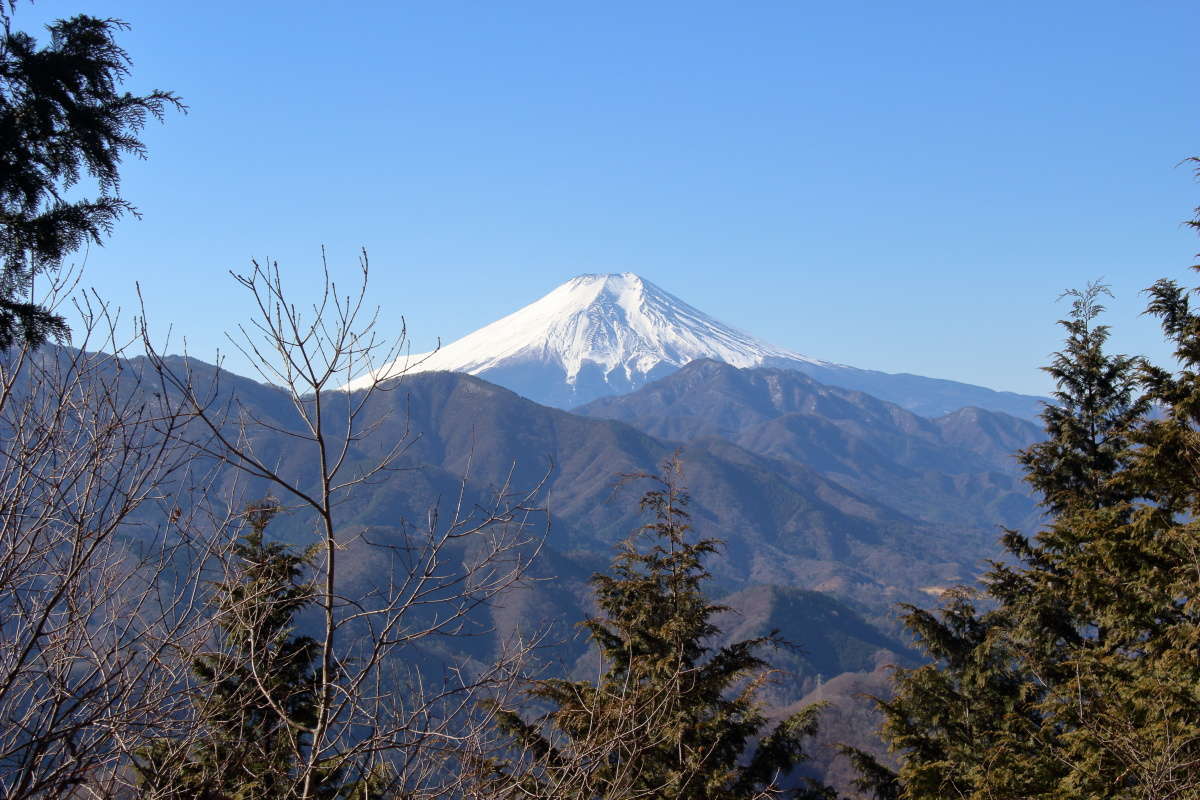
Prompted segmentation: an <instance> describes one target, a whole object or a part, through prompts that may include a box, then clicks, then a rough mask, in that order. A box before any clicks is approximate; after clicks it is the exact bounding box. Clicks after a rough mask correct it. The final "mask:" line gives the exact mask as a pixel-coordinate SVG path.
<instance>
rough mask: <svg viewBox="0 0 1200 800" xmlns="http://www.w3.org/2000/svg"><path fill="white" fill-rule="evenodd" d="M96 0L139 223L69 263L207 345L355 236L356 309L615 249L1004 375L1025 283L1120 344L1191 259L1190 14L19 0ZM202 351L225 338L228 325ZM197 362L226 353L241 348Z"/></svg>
mask: <svg viewBox="0 0 1200 800" xmlns="http://www.w3.org/2000/svg"><path fill="white" fill-rule="evenodd" d="M79 12H87V13H91V14H94V15H97V16H113V17H120V18H122V19H125V20H126V21H128V22H129V23H130V24H131V25H132V26H133V29H132V30H131V31H129V32H128V33H126V34H125V35H124V38H123V39H122V41H123V42H124V44H125V45H126V48H127V49H128V50H129V52H130V54H131V55H132V57H133V59H134V69H133V76H132V78H131V80H130V81H129V82H128V83H127V88H129V89H131V90H133V91H144V90H148V89H151V88H166V89H172V90H174V91H176V92H178V93H179V94H180V95H182V97H183V98H184V100H185V101H186V102H187V103H188V105H189V106H190V107H191V110H190V113H189V114H188V115H186V116H183V115H172V116H171V117H170V118H169V119H168V120H167V123H166V124H165V125H161V126H160V125H155V124H152V125H151V126H150V127H149V128H148V129H147V131H146V136H145V139H146V141H147V143H148V144H149V146H150V158H149V160H148V161H145V162H138V163H130V164H128V166H127V168H126V169H125V171H124V176H125V177H124V185H123V190H124V194H125V196H126V197H127V198H128V199H130V200H131V201H132V202H134V203H135V204H136V205H137V206H139V208H140V209H141V211H142V212H143V214H144V218H143V219H142V220H140V221H134V220H132V219H130V220H126V221H124V222H122V223H121V224H120V225H119V226H118V228H117V230H116V232H115V233H114V235H113V237H112V238H111V239H110V240H109V241H108V243H107V245H106V246H105V247H104V248H102V249H95V248H93V249H92V251H91V252H90V253H89V254H88V256H87V259H88V260H87V272H86V278H87V282H88V283H90V284H94V285H95V286H97V287H98V288H99V289H100V290H101V292H102V293H103V294H105V295H106V296H108V297H110V298H112V299H113V300H114V301H116V302H118V303H120V304H121V305H123V306H125V307H126V309H128V308H129V307H130V306H131V305H132V304H133V298H134V295H133V291H132V287H133V283H134V281H135V280H136V281H140V283H141V285H142V289H143V292H144V294H145V296H146V298H147V302H148V308H149V312H150V318H151V322H152V324H153V325H154V326H155V328H156V330H159V331H163V330H165V329H166V326H167V325H173V327H174V330H175V336H176V339H177V340H178V337H179V336H180V335H186V337H187V339H188V344H189V350H190V351H191V352H192V353H193V354H194V355H196V356H199V357H201V358H206V359H209V360H211V359H212V358H213V356H214V355H215V353H216V350H217V348H218V347H222V341H223V339H222V336H223V334H222V332H223V331H224V330H227V329H231V328H233V327H234V326H236V325H237V323H238V322H240V321H242V320H243V319H244V318H246V317H247V315H249V313H250V310H251V308H250V304H249V300H248V298H247V297H245V296H244V293H242V291H241V290H240V289H239V288H238V287H237V286H236V285H235V284H234V283H233V281H232V280H231V279H230V278H229V277H228V274H227V273H228V270H230V269H234V270H238V269H242V268H243V267H245V266H246V265H247V264H248V262H249V260H250V259H251V258H259V259H268V258H270V259H275V260H278V261H279V263H280V266H281V268H282V269H283V271H284V275H285V278H286V279H287V280H289V281H290V282H291V283H292V285H293V286H295V287H296V288H297V290H298V298H300V299H303V297H304V296H305V295H306V294H307V293H308V292H307V290H309V289H311V288H313V286H314V281H315V280H316V279H317V276H318V275H319V268H320V247H321V245H325V246H326V248H327V250H328V252H329V255H330V261H331V264H332V266H333V267H334V270H335V273H338V274H341V275H342V276H343V279H345V278H347V277H349V276H352V274H353V273H352V269H353V267H354V265H355V261H356V255H357V252H358V249H359V248H360V247H365V248H367V250H368V252H369V253H370V258H371V266H372V274H371V296H372V298H373V299H374V301H376V302H377V303H378V304H379V305H380V306H382V309H383V315H384V318H383V327H384V331H385V332H398V330H399V327H400V317H401V316H402V315H403V316H404V317H405V318H406V319H407V321H408V326H409V330H410V331H411V333H412V338H413V342H414V346H415V347H416V348H417V349H423V348H424V347H426V346H428V345H430V344H432V342H433V341H434V340H435V339H436V337H439V336H440V337H441V338H442V340H443V341H450V340H452V339H454V338H457V337H458V336H461V335H463V334H464V333H467V332H469V331H471V330H473V329H475V328H477V327H480V326H482V325H483V324H485V323H487V322H490V321H492V320H493V319H496V318H498V317H500V316H502V315H504V314H506V313H509V312H511V311H513V310H515V309H516V308H518V307H520V306H522V305H524V304H525V303H527V302H530V301H532V300H534V299H536V298H537V297H539V296H541V295H542V294H544V293H545V292H548V291H549V290H550V289H552V288H554V287H555V286H556V285H558V284H559V283H561V282H563V281H565V280H567V279H569V278H571V277H573V276H574V275H577V274H579V273H584V272H621V271H633V272H637V273H639V274H641V275H643V276H644V277H646V278H648V279H649V280H651V281H653V282H655V283H657V284H659V285H660V286H662V287H663V288H664V289H666V290H668V291H670V292H672V293H674V294H677V295H679V296H680V297H682V298H683V299H685V300H687V301H688V302H690V303H692V304H693V305H695V306H697V307H699V308H700V309H702V310H704V311H706V312H707V313H709V314H711V315H712V316H715V317H717V318H718V319H721V320H723V321H725V322H727V323H730V324H732V325H735V326H737V327H740V328H742V329H744V330H746V331H749V332H750V333H753V334H755V335H756V336H759V337H760V338H763V339H766V340H767V341H770V342H772V343H775V344H778V345H781V346H785V347H789V348H791V349H793V350H797V351H799V352H802V353H806V354H809V355H812V356H816V357H819V358H824V359H829V360H833V361H839V362H843V363H847V364H852V365H854V366H859V367H866V368H874V369H883V370H887V371H893V372H898V371H906V372H915V373H918V374H924V375H930V376H935V377H945V378H953V379H958V380H964V381H968V382H971V383H977V384H982V385H986V386H992V387H996V388H1003V389H1011V390H1016V391H1025V392H1038V393H1042V392H1045V391H1047V390H1048V389H1049V385H1048V382H1047V380H1046V379H1045V378H1044V377H1043V376H1042V375H1041V373H1040V372H1039V371H1038V369H1037V368H1038V366H1039V365H1041V364H1042V363H1044V362H1045V359H1046V356H1047V354H1048V353H1049V352H1051V351H1052V350H1054V349H1055V348H1056V347H1057V346H1058V342H1059V334H1058V330H1057V329H1056V328H1055V325H1054V322H1055V320H1056V319H1057V318H1058V317H1059V316H1061V315H1062V313H1063V312H1064V311H1065V307H1064V306H1063V305H1056V304H1055V298H1056V297H1057V296H1058V294H1059V293H1061V292H1062V290H1064V289H1066V288H1068V287H1077V286H1082V285H1083V284H1085V283H1086V282H1087V281H1089V280H1092V279H1096V278H1101V277H1102V278H1105V279H1106V280H1107V281H1108V282H1109V283H1111V284H1112V286H1113V289H1114V291H1115V292H1116V294H1117V298H1116V300H1115V301H1114V302H1112V303H1110V309H1111V313H1110V314H1109V316H1108V321H1109V322H1110V323H1111V324H1112V325H1113V326H1114V342H1115V344H1116V346H1117V347H1118V348H1120V349H1123V350H1126V351H1130V352H1146V353H1149V354H1152V355H1154V356H1156V357H1162V356H1163V355H1164V354H1165V352H1166V349H1165V348H1164V347H1163V345H1162V344H1161V339H1160V336H1159V335H1158V332H1157V330H1156V329H1155V327H1154V324H1153V322H1152V321H1151V320H1150V319H1148V318H1145V317H1140V316H1139V312H1140V311H1141V310H1142V307H1143V305H1144V299H1143V298H1142V296H1141V295H1140V294H1139V292H1140V290H1142V289H1143V288H1145V287H1146V286H1148V285H1149V284H1151V283H1152V282H1153V281H1154V280H1156V279H1157V278H1159V277H1164V276H1166V277H1172V278H1175V279H1177V280H1181V281H1185V282H1189V283H1200V276H1195V277H1193V274H1192V273H1190V272H1189V271H1188V270H1187V269H1186V267H1187V265H1188V264H1190V263H1192V262H1193V260H1194V259H1193V258H1192V256H1193V254H1194V253H1195V252H1196V251H1197V250H1200V240H1197V238H1196V237H1195V236H1194V234H1192V233H1190V232H1188V231H1187V230H1185V229H1184V227H1183V226H1182V225H1181V221H1182V220H1184V219H1186V218H1188V217H1189V216H1190V215H1191V209H1192V208H1193V207H1194V206H1196V205H1200V184H1197V183H1196V182H1195V181H1194V180H1193V178H1192V175H1191V172H1190V171H1189V169H1188V168H1187V167H1186V166H1179V165H1178V164H1179V162H1180V161H1181V160H1182V159H1184V158H1185V157H1187V156H1190V155H1196V154H1200V102H1198V101H1200V97H1198V96H1197V92H1196V86H1197V85H1198V81H1197V78H1198V77H1200V75H1198V73H1200V58H1198V57H1197V56H1198V51H1197V47H1196V43H1195V32H1196V30H1198V29H1200V3H1196V2H1195V0H1185V1H1183V2H1145V3H1129V2H1087V3H1084V2H1044V1H1043V2H1037V3H1034V2H1007V3H995V2H993V3H978V2H962V1H961V0H956V1H955V2H924V3H903V4H902V3H895V2H890V1H887V2H884V1H883V0H880V1H879V2H847V1H843V2H837V3H831V2H825V3H811V2H800V1H799V0H797V1H796V2H778V3H766V2H762V3H760V2H751V1H750V0H746V1H744V2H736V3H734V2H726V3H708V2H696V1H692V2H686V3H683V2H679V3H675V2H649V3H648V2H637V3H625V2H605V3H587V4H585V3H574V2H566V3H564V2H545V3H532V2H520V0H514V2H477V3H461V2H453V0H439V1H438V2H378V3H372V2H355V3H344V4H338V3H329V2H307V1H306V0H290V1H289V2H274V0H241V2H237V3H232V2H225V1H224V0H213V1H211V2H206V3H199V4H192V3H187V4H184V3H174V2H162V1H161V0H156V1H155V2H150V1H149V0H146V1H145V2H135V1H134V0H38V2H37V3H36V5H34V6H30V5H29V4H28V3H25V4H22V5H19V6H18V9H17V13H16V15H15V18H14V24H15V26H16V27H18V28H24V29H26V30H31V29H33V28H35V27H37V26H39V25H40V24H41V22H42V21H44V20H45V19H47V18H53V17H57V16H68V15H71V14H74V13H79ZM227 349H228V348H227V347H222V350H227ZM227 366H228V367H230V368H231V369H233V370H234V371H239V372H244V371H245V369H244V365H243V364H241V363H239V362H238V361H237V360H236V359H232V358H231V360H229V361H228V362H227Z"/></svg>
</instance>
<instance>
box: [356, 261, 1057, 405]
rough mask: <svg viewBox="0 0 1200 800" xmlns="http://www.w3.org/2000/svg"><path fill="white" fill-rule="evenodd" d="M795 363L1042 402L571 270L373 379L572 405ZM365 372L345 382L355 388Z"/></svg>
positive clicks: (871, 387)
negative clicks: (442, 378)
mask: <svg viewBox="0 0 1200 800" xmlns="http://www.w3.org/2000/svg"><path fill="white" fill-rule="evenodd" d="M701 358H710V359H713V360H715V361H722V362H724V363H726V364H730V365H732V366H735V367H743V368H744V367H760V366H766V367H778V368H785V369H796V370H799V371H801V372H804V373H806V374H808V375H810V376H811V377H813V378H816V379H817V380H818V381H821V382H822V383H827V384H831V385H833V386H842V387H845V388H849V389H858V390H860V391H864V392H867V393H868V394H872V395H874V396H876V397H879V398H881V399H883V400H888V401H890V402H892V403H896V404H897V405H900V406H903V407H904V408H907V409H908V410H910V411H914V412H916V413H918V414H922V415H924V416H928V417H936V416H939V415H941V414H946V413H949V412H952V411H956V410H958V409H960V408H963V407H966V406H978V407H980V408H986V409H990V410H993V411H1003V412H1005V413H1008V414H1012V415H1014V416H1018V417H1024V418H1026V419H1035V418H1036V417H1037V415H1038V413H1039V412H1040V411H1041V407H1042V398H1038V397H1029V396H1026V395H1018V394H1013V393H1011V392H996V391H993V390H991V389H986V388H983V387H981V386H971V385H969V384H965V383H958V382H955V381H946V380H939V379H936V378H924V377H921V376H919V375H906V374H890V373H886V372H876V371H874V370H864V369H858V368H855V367H850V366H846V365H844V364H835V363H832V362H829V361H821V360H819V359H816V358H811V357H809V356H806V355H801V354H799V353H795V352H792V351H790V350H785V349H783V348H780V347H775V346H774V345H771V344H768V343H766V342H764V341H762V340H761V339H756V338H754V337H753V336H750V335H749V334H747V333H743V332H742V331H739V330H736V329H734V328H731V327H729V326H728V325H725V324H723V323H721V322H718V321H717V320H715V319H713V318H712V317H710V316H708V315H707V314H705V313H703V312H702V311H699V310H698V309H696V308H693V307H692V306H690V305H688V304H687V303H685V302H684V301H682V300H680V299H679V298H678V297H675V296H674V295H672V294H670V293H668V292H666V291H663V290H662V289H660V288H659V287H657V286H655V285H654V284H653V283H650V282H649V281H647V280H646V279H644V278H641V277H639V276H637V275H634V274H633V273H632V272H624V273H621V274H611V275H580V276H579V277H577V278H573V279H572V280H569V281H567V282H566V283H564V284H563V285H561V286H559V287H558V288H557V289H555V290H554V291H552V292H550V293H549V294H548V295H546V296H545V297H543V298H541V299H540V300H537V301H535V302H533V303H530V304H529V305H527V306H525V307H524V308H522V309H520V310H518V311H515V312H513V313H512V314H509V315H508V316H507V317H504V318H503V319H499V320H497V321H495V322H493V323H491V324H490V325H486V326H484V327H482V328H480V329H479V330H477V331H475V332H473V333H469V334H467V335H466V336H464V337H462V338H461V339H458V340H456V341H453V342H450V343H449V344H447V345H445V346H443V347H442V348H440V349H439V350H437V351H435V352H433V353H421V354H417V355H411V356H405V357H404V358H401V359H398V360H397V361H395V362H393V363H391V364H387V365H385V366H383V367H382V368H381V369H379V370H378V371H377V372H376V375H378V376H380V377H384V378H391V377H398V376H400V375H403V374H405V373H408V372H430V371H435V370H444V371H447V372H466V373H469V374H471V375H477V376H479V377H481V378H484V379H485V380H488V381H491V382H492V383H497V384H499V385H501V386H504V387H507V388H509V389H512V390H513V391H514V392H516V393H518V394H521V395H524V396H525V397H528V398H529V399H531V400H534V401H536V402H538V403H542V404H544V405H550V406H558V407H559V408H572V407H574V406H579V405H582V404H584V403H587V402H590V401H592V400H595V399H597V398H599V397H604V396H607V395H612V394H623V393H625V392H631V391H633V390H635V389H637V388H639V387H641V386H642V385H644V384H646V383H648V382H650V381H654V380H657V379H659V378H662V377H666V376H667V375H669V374H670V373H672V372H674V371H675V370H677V369H679V368H680V367H682V366H684V365H685V364H688V363H690V362H692V361H695V360H696V359H701ZM370 379H371V378H370V377H369V376H367V377H363V378H359V379H357V380H354V381H351V382H350V383H349V384H347V385H346V386H345V387H343V388H346V389H349V390H351V391H353V390H355V389H358V388H362V387H363V386H365V385H366V384H367V382H368V381H369V380H370Z"/></svg>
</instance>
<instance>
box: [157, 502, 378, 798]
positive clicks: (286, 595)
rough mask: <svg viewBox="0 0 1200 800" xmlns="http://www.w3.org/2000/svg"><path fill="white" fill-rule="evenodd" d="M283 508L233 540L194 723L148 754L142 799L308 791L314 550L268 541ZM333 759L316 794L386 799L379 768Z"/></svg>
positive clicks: (260, 515) (260, 511)
mask: <svg viewBox="0 0 1200 800" xmlns="http://www.w3.org/2000/svg"><path fill="white" fill-rule="evenodd" d="M276 511H277V509H276V508H275V507H274V506H273V505H272V504H269V503H266V504H260V505H254V506H251V507H249V508H248V509H247V511H246V521H247V524H248V528H249V530H248V531H247V532H246V533H245V534H244V535H243V536H242V537H241V538H240V540H239V541H238V543H237V544H236V545H235V547H234V551H233V555H234V560H235V564H234V569H233V571H232V575H230V576H229V577H228V578H227V579H226V580H224V581H222V582H220V583H217V584H216V585H215V587H214V590H215V591H214V605H215V607H216V611H217V614H218V620H219V622H218V629H219V637H218V641H217V645H218V647H217V648H215V649H214V650H213V651H211V652H208V653H205V654H203V655H201V656H199V657H198V658H196V659H195V661H194V662H193V664H192V672H193V674H194V675H195V677H196V679H197V682H198V689H197V691H196V693H195V695H194V700H193V706H194V711H195V715H194V719H195V721H196V727H195V729H194V730H193V731H192V732H191V735H189V736H187V737H186V738H184V739H182V740H179V741H175V740H169V739H164V740H160V741H158V742H156V743H154V744H153V745H152V746H151V747H149V748H147V749H146V750H144V751H143V752H141V753H140V754H139V756H138V758H137V760H136V763H135V769H136V771H137V773H138V776H139V779H140V780H139V786H140V793H141V796H142V797H145V798H148V799H149V798H153V799H154V800H183V799H184V798H189V800H191V799H196V800H225V799H226V798H232V799H236V800H284V799H285V798H294V797H299V796H301V785H302V783H303V781H302V777H301V775H300V765H302V764H303V763H304V754H305V752H306V750H307V747H308V745H309V740H310V731H311V730H312V727H313V725H314V723H315V720H316V710H315V709H316V694H315V691H316V690H315V687H316V671H317V665H318V663H319V657H320V652H319V650H320V648H319V646H318V645H317V643H316V642H315V641H314V640H313V639H311V638H309V637H307V636H300V635H296V634H295V632H294V625H295V618H296V615H297V614H299V613H301V612H302V611H303V610H304V609H305V608H307V607H308V606H310V605H311V604H312V602H313V598H314V587H313V585H312V584H311V583H310V582H308V581H306V580H304V574H305V571H306V568H307V566H308V564H309V560H310V556H309V555H308V554H297V553H294V552H292V551H291V550H290V549H289V548H287V547H286V546H284V545H282V544H279V543H274V542H267V541H266V540H265V538H264V534H265V531H266V527H267V525H268V523H269V522H270V520H271V518H272V517H273V516H274V515H275V513H276ZM346 767H347V765H345V764H342V763H338V762H337V761H336V760H334V761H331V762H330V763H327V764H324V765H322V766H321V767H320V774H319V775H318V776H317V780H316V781H315V782H314V783H315V785H316V786H317V787H318V788H317V791H316V793H315V794H314V795H313V797H314V798H320V799H321V800H338V799H339V798H346V800H349V799H350V798H355V799H356V800H372V799H373V798H379V797H382V796H383V794H382V788H383V783H384V781H383V780H382V777H383V776H382V775H381V774H375V775H368V776H362V777H359V778H356V779H351V778H350V777H348V770H347V769H346Z"/></svg>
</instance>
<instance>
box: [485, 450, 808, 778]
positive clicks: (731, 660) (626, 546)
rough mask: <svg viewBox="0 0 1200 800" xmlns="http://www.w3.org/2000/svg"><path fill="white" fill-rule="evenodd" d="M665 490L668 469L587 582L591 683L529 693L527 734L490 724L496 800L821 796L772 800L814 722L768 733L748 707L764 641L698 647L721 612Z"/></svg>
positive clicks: (802, 718)
mask: <svg viewBox="0 0 1200 800" xmlns="http://www.w3.org/2000/svg"><path fill="white" fill-rule="evenodd" d="M677 481H678V464H677V462H674V461H673V462H671V464H670V471H669V472H668V475H667V477H666V478H665V479H660V484H661V485H660V487H659V488H657V489H654V490H652V491H650V492H647V493H646V495H645V496H644V497H643V499H642V501H641V508H642V510H643V511H645V512H649V513H652V514H653V515H654V521H653V522H651V523H649V524H647V525H645V526H643V527H642V528H641V529H640V530H639V532H638V533H637V534H635V535H634V536H633V537H631V538H630V539H628V540H627V541H625V542H624V543H623V544H622V546H621V550H620V552H619V554H618V556H617V558H616V560H615V561H614V563H613V569H612V574H607V575H606V574H600V575H596V576H595V577H594V578H593V586H594V587H595V591H596V600H597V604H598V605H599V607H600V611H601V615H600V616H599V617H596V618H594V619H590V620H588V621H586V622H585V623H583V624H584V627H585V628H586V630H587V632H588V634H589V636H590V638H591V640H592V642H593V643H594V644H595V646H596V647H597V649H598V650H599V653H600V656H601V658H602V665H603V672H602V674H601V675H600V676H599V677H598V679H597V680H596V681H594V682H593V681H570V680H564V679H551V680H538V681H534V682H532V684H531V685H530V687H529V689H528V691H527V698H528V702H529V704H530V705H531V706H533V707H544V708H548V709H549V710H548V711H546V712H545V713H543V714H541V715H540V716H537V717H535V718H533V719H532V720H528V721H527V718H526V716H524V715H522V714H521V713H519V712H518V710H513V709H503V710H500V711H498V719H499V721H500V725H501V727H502V729H503V730H504V731H505V732H506V733H507V734H508V735H510V736H511V737H512V740H513V742H514V744H515V749H516V750H517V751H518V752H517V754H516V755H513V756H512V757H511V758H509V759H507V760H498V761H494V762H492V763H491V764H490V766H489V781H490V784H489V785H490V786H491V787H492V789H491V790H492V792H493V793H494V794H496V795H497V796H507V797H513V798H516V797H538V798H577V799H579V800H582V799H583V798H589V799H590V798H606V799H608V798H627V797H628V798H633V797H653V798H662V800H673V799H675V798H679V799H680V800H682V799H683V798H687V799H688V800H717V798H720V799H721V800H726V799H728V800H736V799H738V798H752V797H760V796H790V797H797V798H799V797H813V798H816V797H827V796H830V795H828V794H827V793H826V792H827V790H824V789H823V788H821V787H812V788H810V789H807V790H794V791H792V792H791V793H787V792H784V791H782V790H779V789H778V782H779V781H780V779H781V778H784V777H786V776H787V775H788V773H789V772H791V770H792V769H793V768H794V767H795V766H796V765H797V764H799V763H800V762H801V761H803V760H804V758H805V754H804V750H803V743H804V741H805V739H806V738H807V737H809V736H811V735H812V734H813V733H814V732H815V730H816V725H817V709H816V708H815V707H811V706H810V707H808V708H805V709H804V710H802V711H800V712H799V713H797V714H794V715H792V716H791V717H789V718H787V719H785V720H783V721H782V722H780V723H778V724H777V725H775V726H774V727H773V728H770V729H769V730H767V720H766V719H765V717H764V716H763V713H762V710H761V709H760V707H759V705H758V703H757V702H756V699H755V698H756V694H757V692H758V690H759V688H760V687H761V686H762V685H763V683H764V681H766V680H767V677H768V674H769V672H768V665H767V662H766V661H764V660H763V659H762V658H761V657H760V656H759V655H758V651H759V650H760V649H761V648H762V647H764V646H767V645H769V644H772V643H773V639H772V637H769V636H768V637H759V638H754V639H749V640H745V641H739V642H735V643H732V644H730V645H727V646H725V647H719V648H718V647H713V646H711V645H710V644H709V643H710V642H711V640H712V639H713V638H714V636H716V635H717V634H718V633H719V631H718V630H717V628H716V627H715V625H713V623H712V621H711V620H712V617H713V616H714V615H715V614H717V613H718V612H720V611H722V610H724V609H723V608H722V607H721V606H717V605H713V604H711V603H709V602H708V601H707V600H706V599H705V596H704V593H703V589H702V586H703V584H704V582H705V581H706V580H707V579H708V577H709V574H708V572H707V571H706V570H705V569H704V566H703V561H704V559H705V558H706V557H707V556H709V555H711V554H713V553H715V552H716V549H717V544H718V543H717V542H716V541H715V540H712V539H701V540H699V541H689V540H688V531H689V525H688V521H687V520H688V516H687V512H686V510H685V506H686V504H687V501H688V498H687V495H686V494H685V493H684V492H683V490H681V489H680V488H679V486H678V482H677ZM760 736H761V737H762V738H761V739H759V737H760ZM756 739H758V740H759V741H758V744H757V746H755V740H756ZM764 792H765V793H766V794H765V795H764V794H761V793H764Z"/></svg>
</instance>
